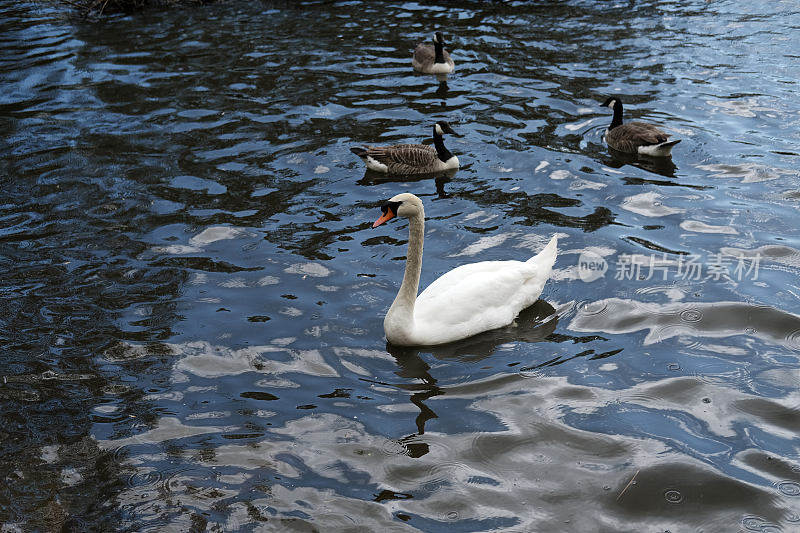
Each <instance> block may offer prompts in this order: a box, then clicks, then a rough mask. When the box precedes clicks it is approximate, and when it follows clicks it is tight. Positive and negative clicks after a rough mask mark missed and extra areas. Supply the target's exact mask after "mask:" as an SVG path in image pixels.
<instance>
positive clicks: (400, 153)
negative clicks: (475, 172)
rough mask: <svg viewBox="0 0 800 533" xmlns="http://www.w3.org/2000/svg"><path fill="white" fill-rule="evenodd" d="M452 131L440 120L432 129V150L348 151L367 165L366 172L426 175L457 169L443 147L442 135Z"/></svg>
mask: <svg viewBox="0 0 800 533" xmlns="http://www.w3.org/2000/svg"><path fill="white" fill-rule="evenodd" d="M445 133H450V134H452V135H455V136H456V137H461V135H459V134H458V133H456V132H455V131H453V128H451V127H450V124H448V123H447V122H445V121H444V120H440V121H439V122H437V123H436V124H434V125H433V147H431V146H427V145H424V144H395V145H393V146H368V147H366V148H364V147H362V146H359V147H355V148H350V151H351V152H353V153H354V154H356V155H357V156H358V157H360V158H361V159H363V160H364V161H365V162H366V163H367V168H369V169H371V170H376V171H378V172H385V173H387V174H427V173H430V172H441V171H443V170H450V169H454V168H458V166H459V163H458V158H457V157H456V156H454V155H453V154H451V153H450V151H449V150H448V149H447V148H445V147H444V139H443V138H442V135H444V134H445Z"/></svg>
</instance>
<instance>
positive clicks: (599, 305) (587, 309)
mask: <svg viewBox="0 0 800 533" xmlns="http://www.w3.org/2000/svg"><path fill="white" fill-rule="evenodd" d="M577 307H578V312H579V313H580V314H582V315H586V316H593V315H599V314H600V313H602V312H603V311H605V310H606V309H607V308H608V302H606V301H604V300H598V301H595V302H590V301H583V302H580V303H579V304H578V306H577Z"/></svg>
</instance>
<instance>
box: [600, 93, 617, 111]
mask: <svg viewBox="0 0 800 533" xmlns="http://www.w3.org/2000/svg"><path fill="white" fill-rule="evenodd" d="M600 106H601V107H610V108H611V109H617V107H622V99H620V97H619V96H609V97H608V98H606V101H605V102H603V103H602V104H600Z"/></svg>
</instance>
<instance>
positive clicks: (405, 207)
mask: <svg viewBox="0 0 800 533" xmlns="http://www.w3.org/2000/svg"><path fill="white" fill-rule="evenodd" d="M381 211H382V212H383V216H382V217H381V218H379V219H378V220H376V221H375V223H374V224H372V227H373V228H377V227H378V226H380V225H381V224H383V223H384V222H387V221H389V220H391V219H393V218H394V217H405V218H412V217H414V216H417V215H422V216H425V211H424V210H423V209H422V200H420V199H419V198H417V197H416V196H414V195H413V194H411V193H407V192H404V193H402V194H398V195H396V196H392V197H391V198H390V199H389V201H388V202H386V203H385V204H383V205H382V206H381Z"/></svg>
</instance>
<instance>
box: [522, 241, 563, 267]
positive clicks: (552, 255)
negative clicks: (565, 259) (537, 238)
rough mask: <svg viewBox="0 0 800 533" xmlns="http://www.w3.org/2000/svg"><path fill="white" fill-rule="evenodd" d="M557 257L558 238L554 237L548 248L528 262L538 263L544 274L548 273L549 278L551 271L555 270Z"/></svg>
mask: <svg viewBox="0 0 800 533" xmlns="http://www.w3.org/2000/svg"><path fill="white" fill-rule="evenodd" d="M556 255H558V237H556V236H555V235H553V238H552V239H550V242H549V243H547V246H545V247H544V249H543V250H542V251H541V252H539V253H538V254H536V255H534V256H533V257H531V258H530V259H528V261H527V262H528V263H536V264H537V265H539V266H540V267H541V268H542V269H543V270H544V272H547V275H548V276H549V275H550V271H551V270H552V269H553V264H555V262H556Z"/></svg>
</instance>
